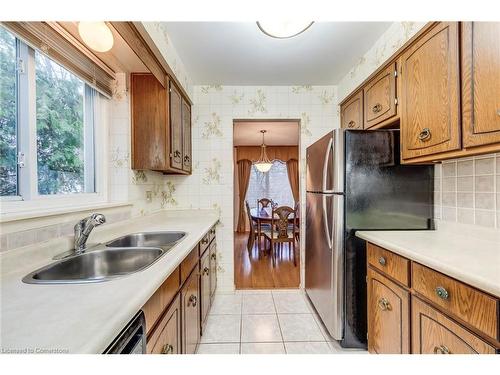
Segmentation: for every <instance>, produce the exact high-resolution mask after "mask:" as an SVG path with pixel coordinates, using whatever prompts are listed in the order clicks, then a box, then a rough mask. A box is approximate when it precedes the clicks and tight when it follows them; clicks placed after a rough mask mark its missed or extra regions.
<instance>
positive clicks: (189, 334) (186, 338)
mask: <svg viewBox="0 0 500 375" xmlns="http://www.w3.org/2000/svg"><path fill="white" fill-rule="evenodd" d="M199 301H200V278H199V274H198V271H197V269H196V268H195V269H194V270H193V272H192V273H191V275H190V276H189V277H188V278H187V280H186V282H185V284H184V286H183V287H182V289H181V309H182V353H183V354H194V353H195V352H196V348H197V346H198V343H199V342H200V303H199Z"/></svg>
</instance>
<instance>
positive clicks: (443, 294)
mask: <svg viewBox="0 0 500 375" xmlns="http://www.w3.org/2000/svg"><path fill="white" fill-rule="evenodd" d="M436 294H437V296H438V297H439V298H441V299H448V297H449V296H450V295H449V293H448V291H447V290H446V289H445V288H443V287H442V286H438V287H437V288H436Z"/></svg>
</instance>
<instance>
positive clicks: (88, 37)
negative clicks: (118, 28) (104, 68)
mask: <svg viewBox="0 0 500 375" xmlns="http://www.w3.org/2000/svg"><path fill="white" fill-rule="evenodd" d="M78 33H79V34H80V37H81V38H82V40H83V41H84V42H85V44H86V45H87V46H89V47H90V48H91V49H93V50H94V51H97V52H107V51H109V50H110V49H111V48H112V47H113V42H114V40H113V33H112V32H111V30H110V28H109V27H108V25H106V23H105V22H102V21H101V22H79V23H78Z"/></svg>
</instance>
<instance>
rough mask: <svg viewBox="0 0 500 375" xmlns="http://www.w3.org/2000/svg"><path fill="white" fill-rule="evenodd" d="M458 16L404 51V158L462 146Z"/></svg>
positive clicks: (402, 86) (402, 101) (402, 65)
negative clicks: (456, 19) (454, 20)
mask: <svg viewBox="0 0 500 375" xmlns="http://www.w3.org/2000/svg"><path fill="white" fill-rule="evenodd" d="M459 72H460V60H459V28H458V22H441V23H439V24H437V25H436V26H434V27H432V28H431V29H429V30H428V31H427V32H426V33H425V34H424V35H423V36H421V37H420V38H419V39H418V40H416V41H415V42H414V43H413V44H412V45H411V46H410V47H409V48H408V49H407V50H405V52H403V54H402V56H401V67H400V72H399V74H400V76H401V95H400V100H401V143H402V147H401V150H402V158H403V159H411V158H414V157H420V156H428V155H434V154H439V153H442V152H447V151H453V150H459V149H460V148H461V131H460V74H459Z"/></svg>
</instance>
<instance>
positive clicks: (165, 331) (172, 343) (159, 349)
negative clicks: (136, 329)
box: [146, 295, 181, 354]
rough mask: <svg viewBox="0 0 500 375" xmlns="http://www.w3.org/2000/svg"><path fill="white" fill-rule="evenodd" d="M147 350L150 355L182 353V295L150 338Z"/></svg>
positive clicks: (174, 302) (178, 296)
mask: <svg viewBox="0 0 500 375" xmlns="http://www.w3.org/2000/svg"><path fill="white" fill-rule="evenodd" d="M146 348H147V353H148V354H180V353H181V303H180V295H177V297H176V298H175V299H174V300H173V301H172V304H171V305H170V307H169V308H168V310H167V312H166V313H165V314H164V315H163V318H162V319H161V320H160V322H159V323H158V326H157V327H156V329H155V330H154V331H153V333H152V334H151V335H150V336H149V338H148V342H147V345H146Z"/></svg>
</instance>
